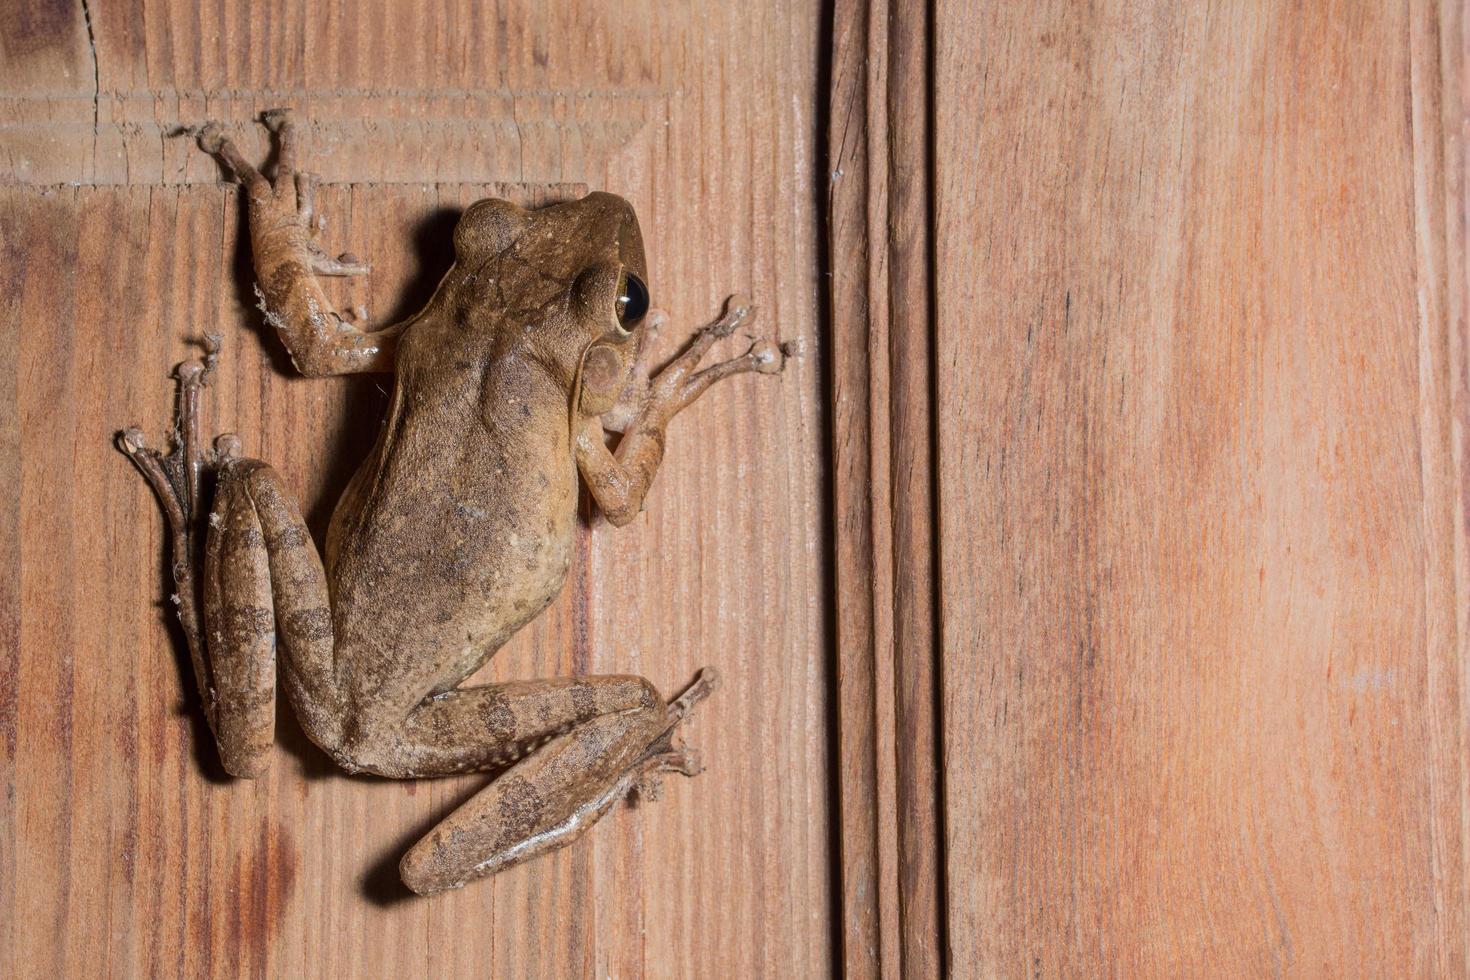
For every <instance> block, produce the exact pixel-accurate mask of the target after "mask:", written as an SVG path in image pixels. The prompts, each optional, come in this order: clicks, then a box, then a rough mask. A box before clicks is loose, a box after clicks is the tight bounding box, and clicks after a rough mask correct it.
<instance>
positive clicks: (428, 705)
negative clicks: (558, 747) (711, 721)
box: [359, 674, 665, 778]
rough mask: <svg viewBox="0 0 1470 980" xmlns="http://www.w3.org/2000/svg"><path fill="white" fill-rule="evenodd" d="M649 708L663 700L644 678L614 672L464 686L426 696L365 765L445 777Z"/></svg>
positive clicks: (365, 757) (656, 708) (660, 709)
mask: <svg viewBox="0 0 1470 980" xmlns="http://www.w3.org/2000/svg"><path fill="white" fill-rule="evenodd" d="M634 709H638V710H643V711H648V712H652V713H654V714H656V715H658V716H659V717H663V715H664V712H665V707H664V701H663V698H661V697H660V696H659V693H658V691H657V690H655V689H654V687H653V685H652V684H650V683H649V682H648V681H646V680H644V679H643V678H642V677H636V676H633V675H625V674H608V675H600V676H590V677H553V678H547V679H545V680H531V681H511V682H509V683H505V684H489V685H486V686H484V687H466V688H458V689H456V690H452V691H446V692H445V693H443V694H439V695H436V696H434V697H432V698H429V699H427V700H426V701H424V702H423V703H422V704H420V705H419V706H418V707H416V708H414V710H413V711H412V712H411V713H410V714H409V716H408V718H407V719H403V720H399V721H397V723H396V724H391V725H390V726H383V727H385V728H386V729H388V730H389V731H391V735H386V734H385V736H384V737H383V738H380V739H377V740H375V741H376V742H377V744H376V745H375V746H373V747H372V748H371V749H370V750H369V751H366V752H364V753H362V758H361V759H360V760H359V765H361V766H362V767H363V768H367V769H369V770H370V771H373V772H378V773H380V774H382V775H385V776H396V777H408V778H413V777H419V776H443V775H447V774H449V773H457V772H475V771H479V770H482V769H492V768H498V767H501V766H506V765H509V764H510V763H512V762H515V761H516V760H517V759H519V758H521V757H522V756H524V755H525V754H526V753H528V752H529V751H531V750H532V749H534V748H535V747H536V746H537V745H538V744H540V743H542V742H545V741H547V740H548V739H551V738H553V737H554V736H557V735H561V734H563V733H565V732H568V731H570V730H571V729H572V728H573V727H574V726H576V725H579V724H581V723H583V722H586V721H589V720H591V719H593V718H596V717H599V716H601V715H609V714H616V713H619V712H625V711H629V710H634Z"/></svg>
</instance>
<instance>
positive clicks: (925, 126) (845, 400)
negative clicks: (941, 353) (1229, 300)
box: [828, 0, 947, 978]
mask: <svg viewBox="0 0 1470 980" xmlns="http://www.w3.org/2000/svg"><path fill="white" fill-rule="evenodd" d="M931 20H932V14H931V11H930V9H929V6H928V5H927V4H915V3H896V4H888V3H886V2H879V3H869V2H856V0H852V2H848V0H841V2H838V3H837V4H836V7H835V10H834V14H833V38H832V51H833V57H832V77H831V91H830V97H831V106H830V112H831V124H830V127H829V131H828V156H829V166H828V171H829V174H830V177H831V183H830V186H829V201H828V235H829V246H830V255H831V262H832V267H833V276H832V289H831V308H832V353H831V370H832V379H833V380H832V405H833V416H832V428H833V439H832V468H833V511H834V520H833V524H834V534H835V539H836V540H835V542H834V545H835V574H836V614H837V627H836V628H837V635H836V640H837V666H838V669H837V687H836V690H835V695H836V699H837V704H836V709H837V710H836V720H837V735H838V738H837V745H836V750H837V751H836V757H835V761H836V766H837V772H836V785H837V800H836V809H837V814H836V816H837V821H838V826H839V828H840V834H839V838H838V853H837V855H836V858H837V862H838V873H839V879H840V882H841V889H840V895H839V897H840V901H841V903H842V921H843V948H842V962H843V968H844V973H845V975H847V976H851V977H870V976H887V977H896V976H908V977H916V978H918V977H936V976H939V975H940V973H941V971H942V969H943V954H944V946H945V928H946V924H947V919H946V916H945V912H944V908H943V894H942V892H943V887H942V880H943V861H942V853H941V841H942V829H941V823H942V821H941V816H942V814H941V804H940V791H941V786H942V775H941V773H940V771H939V759H938V754H937V724H938V712H937V705H938V692H937V690H936V687H935V677H936V674H935V665H936V657H937V654H938V643H937V640H938V633H937V603H936V599H935V586H934V582H935V578H934V572H935V547H934V546H935V536H934V531H935V528H934V458H933V432H934V418H933V397H932V391H933V376H934V370H933V336H932V335H933V322H934V321H933V296H932V285H933V253H932V236H931V224H932V214H931V199H930V198H931V177H932V162H931V158H930V140H929V130H930V120H929V111H930V71H929V64H930V46H931V37H930V26H931Z"/></svg>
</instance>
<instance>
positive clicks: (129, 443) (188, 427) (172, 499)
mask: <svg viewBox="0 0 1470 980" xmlns="http://www.w3.org/2000/svg"><path fill="white" fill-rule="evenodd" d="M219 350H220V337H219V335H218V334H206V335H205V337H204V356H203V357H202V358H193V359H190V360H187V361H183V362H181V363H180V364H178V365H177V366H175V368H174V377H175V378H177V379H178V383H179V391H178V409H177V418H176V420H175V423H174V431H173V439H172V442H173V448H172V449H171V450H170V451H169V452H167V453H163V452H160V451H158V450H157V449H153V448H151V447H150V446H149V445H148V443H147V440H146V439H145V438H144V436H143V430H142V429H140V428H139V427H137V426H129V427H128V428H126V429H124V430H122V432H120V433H118V448H119V449H121V450H122V451H123V452H124V453H125V454H127V456H128V458H129V459H131V460H132V461H133V463H134V464H135V465H136V466H137V467H138V469H139V470H140V471H142V473H143V476H144V477H145V478H146V479H147V480H148V483H149V485H150V486H152V487H153V491H154V493H156V494H157V495H158V501H159V503H160V504H161V505H162V506H163V511H164V514H165V516H166V517H167V518H168V522H169V529H170V530H171V531H172V532H173V533H174V535H175V539H176V540H184V541H187V540H188V539H189V537H190V535H191V534H192V533H193V531H194V527H195V523H196V522H197V520H198V519H199V516H200V514H201V513H202V511H201V506H202V502H201V500H200V482H201V479H202V476H203V472H204V470H205V468H206V467H208V466H211V465H213V464H215V463H217V462H218V460H219V453H218V451H214V452H212V451H210V450H208V449H206V448H205V447H204V445H203V442H202V440H201V438H200V426H199V392H200V390H201V389H203V388H204V386H205V385H207V384H209V380H210V378H211V377H212V376H213V374H214V369H215V365H216V363H217V362H218V361H219ZM218 442H219V448H223V449H224V450H225V451H226V452H233V451H234V450H235V449H237V448H238V445H239V440H238V439H237V438H236V437H235V436H233V435H229V434H225V435H222V436H220V438H219V441H218Z"/></svg>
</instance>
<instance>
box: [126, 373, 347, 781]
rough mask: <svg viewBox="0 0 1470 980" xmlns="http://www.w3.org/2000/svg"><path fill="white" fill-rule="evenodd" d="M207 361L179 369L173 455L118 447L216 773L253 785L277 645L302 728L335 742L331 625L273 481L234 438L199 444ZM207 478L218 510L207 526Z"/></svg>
mask: <svg viewBox="0 0 1470 980" xmlns="http://www.w3.org/2000/svg"><path fill="white" fill-rule="evenodd" d="M213 359H214V353H213V350H211V353H210V357H209V358H208V360H207V361H206V362H204V363H201V362H198V361H191V362H185V363H184V364H181V365H179V367H178V368H177V377H178V379H179V420H178V427H177V432H178V443H177V445H176V447H175V449H174V451H173V452H171V453H168V454H163V453H160V452H158V451H157V450H154V449H151V448H149V447H148V445H147V444H146V442H145V440H144V438H143V434H142V432H141V431H140V430H139V429H137V428H130V429H127V430H125V431H124V432H123V433H122V437H121V440H120V445H121V447H122V449H123V451H124V452H126V453H127V454H128V456H129V457H131V458H132V460H133V462H134V463H136V464H137V466H138V468H139V469H140V470H142V472H143V475H144V476H145V477H147V479H148V482H149V483H150V484H151V485H152V487H153V489H154V491H155V493H157V495H158V498H159V501H160V503H161V504H162V505H163V510H164V514H165V515H166V516H167V518H168V522H169V525H170V531H171V534H172V538H173V558H174V561H173V572H174V581H175V587H176V588H177V590H178V591H177V592H176V594H175V596H174V602H175V603H176V605H177V606H178V612H179V619H180V621H181V622H182V624H183V627H184V635H185V639H186V641H187V643H188V646H189V654H190V659H191V660H192V661H193V664H194V673H195V679H196V681H197V682H198V685H199V692H200V697H201V699H202V700H203V702H204V714H205V717H206V718H207V719H208V721H209V726H210V729H211V730H212V731H213V732H214V736H215V741H216V742H217V743H218V746H219V752H220V759H221V762H222V763H223V764H224V767H225V770H226V771H227V772H229V773H230V774H232V775H235V776H245V777H253V776H257V775H259V774H260V773H261V772H263V771H264V770H265V768H266V766H267V765H268V763H269V757H270V749H271V745H272V744H273V742H274V739H275V698H276V653H277V648H278V644H277V641H279V649H280V651H281V655H282V660H283V663H284V667H285V671H284V677H285V682H286V689H287V694H288V695H289V696H290V698H291V702H292V706H293V707H294V708H295V710H296V714H297V716H298V718H299V719H300V720H301V723H302V727H303V728H304V729H305V730H306V732H307V734H308V735H309V736H311V738H312V739H313V740H314V741H316V742H317V743H318V744H320V745H322V746H323V747H324V748H328V749H329V750H330V749H331V748H332V747H333V746H335V745H336V744H337V743H339V742H340V738H339V735H338V733H337V731H336V727H337V724H336V723H337V719H338V716H339V711H338V709H337V708H336V706H335V705H336V700H337V694H336V685H335V682H334V680H333V675H332V667H331V665H332V619H331V613H330V610H329V608H328V600H327V585H326V577H325V575H324V574H323V571H322V564H321V559H320V558H319V557H318V555H317V552H316V547H315V545H314V544H313V543H312V541H311V537H310V535H309V534H308V533H307V530H306V525H305V524H304V523H303V522H302V520H301V515H300V513H299V512H298V510H297V508H296V504H295V502H294V501H293V500H292V499H291V498H290V497H289V496H288V495H287V494H286V493H285V491H284V490H283V489H282V487H281V485H280V479H279V477H278V476H277V475H276V473H275V471H274V470H272V469H271V468H270V467H269V466H267V465H266V464H265V463H262V462H260V461H259V460H254V459H246V458H242V457H241V456H240V455H239V440H238V439H237V438H236V437H235V436H233V435H222V436H220V437H219V438H218V439H217V440H215V449H214V450H207V449H205V448H204V447H203V445H202V444H201V442H200V439H199V416H198V413H199V389H200V387H201V386H202V385H203V384H204V382H205V380H206V378H207V377H208V373H209V370H210V369H212V367H213ZM210 472H212V473H214V474H215V476H216V479H215V481H214V484H215V486H214V506H213V508H212V510H211V511H210V512H209V515H208V520H207V521H205V520H203V519H202V518H203V513H204V511H203V500H204V494H205V491H206V489H207V487H206V481H205V480H204V476H205V475H207V474H208V473H210ZM201 541H202V548H201V547H200V544H201Z"/></svg>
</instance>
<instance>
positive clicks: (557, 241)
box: [446, 193, 649, 415]
mask: <svg viewBox="0 0 1470 980" xmlns="http://www.w3.org/2000/svg"><path fill="white" fill-rule="evenodd" d="M454 249H455V269H454V271H453V272H451V273H450V276H449V278H448V280H447V281H446V285H448V286H449V287H450V288H449V292H450V296H448V297H446V298H447V299H449V301H450V302H451V304H452V305H453V307H454V308H456V309H457V311H458V312H457V319H458V320H459V321H460V322H461V324H463V325H464V327H465V328H467V329H481V330H489V331H492V332H493V334H494V336H495V337H496V338H497V339H498V340H499V341H500V342H501V343H500V344H499V345H498V346H499V347H500V349H501V350H502V351H511V350H514V351H515V352H516V354H517V356H522V357H529V358H532V359H534V360H535V361H537V362H539V363H541V364H542V365H543V366H544V367H545V368H546V369H547V371H548V372H549V373H550V374H551V376H552V377H553V378H555V379H556V381H557V382H558V384H560V385H561V386H562V387H563V388H564V390H565V391H566V392H567V394H568V397H569V398H576V400H577V407H578V408H579V410H580V411H581V413H582V414H584V415H599V414H601V413H602V412H605V411H607V409H609V408H611V407H612V404H613V402H614V401H615V400H616V399H617V396H618V394H619V393H620V392H621V390H622V388H623V385H624V384H625V382H626V380H627V377H628V372H629V370H630V368H631V367H632V364H633V361H634V359H635V357H636V354H637V348H638V344H637V341H636V338H637V336H638V334H639V332H640V329H641V327H642V325H643V320H644V317H645V316H646V314H647V313H648V309H649V295H648V287H647V286H646V285H645V283H646V282H647V276H648V273H647V269H646V267H645V264H644V257H643V236H642V234H641V233H640V232H639V230H638V218H637V217H636V216H635V215H634V214H633V208H632V206H631V205H629V204H628V202H627V201H625V200H623V199H622V198H621V197H618V196H617V195H615V194H603V193H595V194H589V195H587V196H586V197H584V198H582V199H581V200H579V201H569V202H567V203H565V204H556V205H552V206H550V207H545V208H540V209H538V210H534V211H528V210H526V209H524V208H520V207H517V206H516V205H514V204H511V203H509V202H507V201H501V200H495V199H490V200H484V201H479V202H477V203H475V204H473V205H471V206H470V208H469V209H468V210H466V211H465V213H464V215H463V217H461V218H460V220H459V225H458V226H457V227H456V228H455V231H454Z"/></svg>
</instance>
